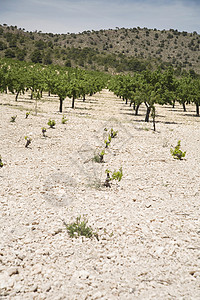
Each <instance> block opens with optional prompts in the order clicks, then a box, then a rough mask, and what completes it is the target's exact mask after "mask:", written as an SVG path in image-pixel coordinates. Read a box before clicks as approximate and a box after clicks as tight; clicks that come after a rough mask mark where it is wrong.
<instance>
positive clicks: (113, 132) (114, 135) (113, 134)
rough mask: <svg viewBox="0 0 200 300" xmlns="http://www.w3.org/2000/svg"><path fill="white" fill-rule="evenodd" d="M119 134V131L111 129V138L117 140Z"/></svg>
mask: <svg viewBox="0 0 200 300" xmlns="http://www.w3.org/2000/svg"><path fill="white" fill-rule="evenodd" d="M117 133H118V131H114V130H113V128H111V131H110V135H111V138H115V137H116V136H117Z"/></svg>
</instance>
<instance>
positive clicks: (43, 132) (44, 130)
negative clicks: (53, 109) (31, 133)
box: [42, 127, 47, 137]
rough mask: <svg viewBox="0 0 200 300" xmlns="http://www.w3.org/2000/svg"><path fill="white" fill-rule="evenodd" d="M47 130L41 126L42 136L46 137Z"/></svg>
mask: <svg viewBox="0 0 200 300" xmlns="http://www.w3.org/2000/svg"><path fill="white" fill-rule="evenodd" d="M46 132H47V129H46V128H45V127H42V134H43V136H44V137H46V135H45V133H46Z"/></svg>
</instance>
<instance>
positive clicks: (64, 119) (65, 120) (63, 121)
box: [61, 115, 67, 124]
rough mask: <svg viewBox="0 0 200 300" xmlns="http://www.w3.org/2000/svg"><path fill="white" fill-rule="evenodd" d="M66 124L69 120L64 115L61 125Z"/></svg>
mask: <svg viewBox="0 0 200 300" xmlns="http://www.w3.org/2000/svg"><path fill="white" fill-rule="evenodd" d="M66 122H67V119H66V118H65V115H63V116H62V120H61V123H62V124H65V123H66Z"/></svg>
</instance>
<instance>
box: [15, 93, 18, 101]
mask: <svg viewBox="0 0 200 300" xmlns="http://www.w3.org/2000/svg"><path fill="white" fill-rule="evenodd" d="M18 96H19V91H18V92H17V94H16V96H15V101H17V99H18Z"/></svg>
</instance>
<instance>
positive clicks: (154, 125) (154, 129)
mask: <svg viewBox="0 0 200 300" xmlns="http://www.w3.org/2000/svg"><path fill="white" fill-rule="evenodd" d="M153 131H156V122H155V118H153Z"/></svg>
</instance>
